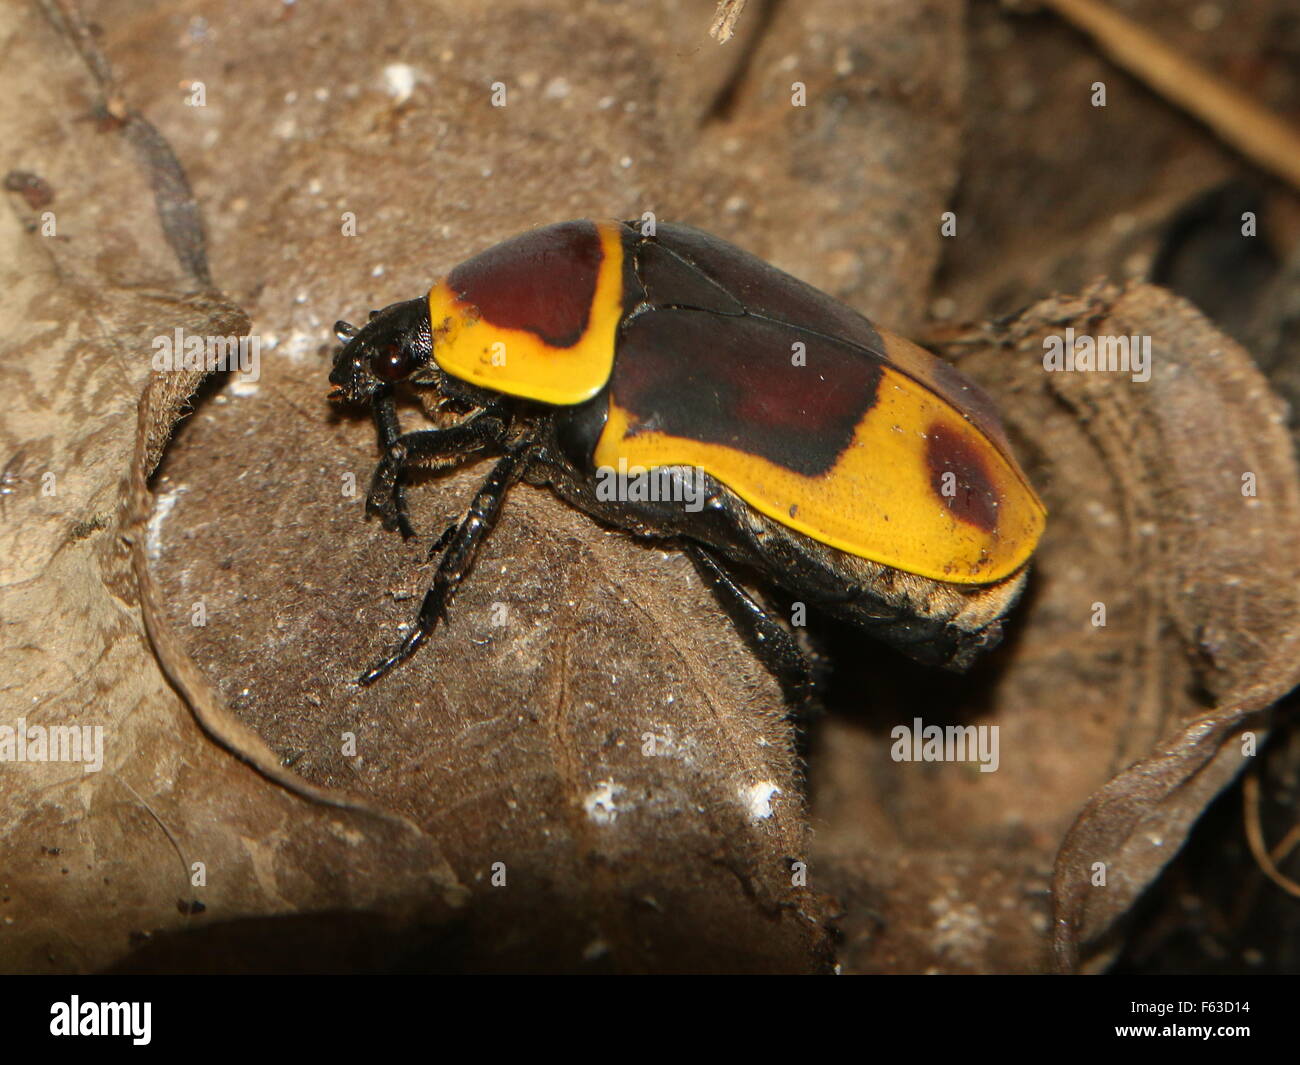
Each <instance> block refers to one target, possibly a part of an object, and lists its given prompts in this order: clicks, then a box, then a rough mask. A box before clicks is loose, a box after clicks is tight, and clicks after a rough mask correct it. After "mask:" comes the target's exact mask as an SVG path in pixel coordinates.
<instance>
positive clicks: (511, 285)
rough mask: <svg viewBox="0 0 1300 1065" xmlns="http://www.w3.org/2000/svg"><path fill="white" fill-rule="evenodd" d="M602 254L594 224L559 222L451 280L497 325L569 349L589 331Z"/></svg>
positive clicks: (477, 259) (502, 247)
mask: <svg viewBox="0 0 1300 1065" xmlns="http://www.w3.org/2000/svg"><path fill="white" fill-rule="evenodd" d="M603 258H604V251H603V249H602V248H601V244H600V234H599V232H598V231H597V229H596V226H595V224H594V223H592V222H560V223H559V224H557V225H553V226H545V227H543V228H541V229H534V230H532V231H531V232H529V233H524V234H521V235H520V236H518V237H514V238H513V239H511V240H507V241H505V242H503V243H501V244H497V245H496V246H495V247H492V248H489V249H488V250H487V251H485V252H482V253H481V254H479V255H476V256H474V258H472V259H469V260H466V261H465V262H463V263H461V264H460V265H459V266H458V267H456V268H455V269H454V270H452V272H451V274H450V276H449V277H448V278H447V283H448V285H449V286H450V287H451V290H452V291H453V292H455V293H456V295H457V297H459V298H460V300H461V301H462V302H464V303H468V304H472V305H473V306H474V307H476V308H477V309H478V313H479V314H480V315H482V317H483V318H484V319H486V320H487V321H489V322H491V323H492V324H493V325H498V326H501V327H502V328H504V329H521V330H525V331H527V332H529V333H533V334H535V335H536V336H538V337H540V338H541V339H542V340H544V341H545V342H546V343H547V344H550V345H551V346H552V347H557V348H569V347H572V346H573V345H574V344H576V343H577V342H578V340H579V339H581V337H582V334H583V333H584V332H585V331H586V329H587V322H588V320H589V318H590V315H591V303H592V299H593V298H594V297H595V295H596V280H597V278H598V277H599V275H600V264H601V260H602V259H603Z"/></svg>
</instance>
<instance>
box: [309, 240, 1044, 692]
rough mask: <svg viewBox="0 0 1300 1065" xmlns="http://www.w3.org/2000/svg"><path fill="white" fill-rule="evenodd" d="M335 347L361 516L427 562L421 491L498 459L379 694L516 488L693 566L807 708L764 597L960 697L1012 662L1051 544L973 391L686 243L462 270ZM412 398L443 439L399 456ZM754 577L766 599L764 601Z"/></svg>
mask: <svg viewBox="0 0 1300 1065" xmlns="http://www.w3.org/2000/svg"><path fill="white" fill-rule="evenodd" d="M335 332H336V334H337V336H338V338H339V340H340V341H342V342H343V347H342V348H340V349H339V351H338V352H337V354H336V355H335V358H334V362H333V367H332V370H331V373H330V382H331V384H333V385H334V386H335V388H334V390H333V391H332V392H331V393H330V398H331V399H333V400H337V401H343V402H351V403H365V404H369V406H370V408H371V410H372V413H373V417H374V422H375V426H376V429H377V433H378V438H379V447H380V454H381V458H380V461H379V463H378V465H377V466H376V468H375V471H374V476H373V479H372V481H371V485H370V490H369V494H368V496H367V500H366V511H367V515H368V516H369V515H377V516H378V517H379V518H380V520H381V521H382V523H383V525H384V527H385V528H386V529H390V530H397V531H400V532H401V533H402V535H403V536H407V537H409V536H411V535H412V529H411V524H410V520H409V517H408V514H407V508H406V501H405V495H404V491H403V487H404V476H405V473H406V471H407V470H408V469H409V468H411V467H412V466H413V465H416V464H432V465H437V466H441V467H447V466H452V465H457V464H459V463H460V462H463V461H465V460H467V459H469V458H471V457H473V456H476V455H479V454H481V453H484V452H489V453H494V454H496V455H497V456H498V457H497V458H496V461H495V463H494V465H493V466H492V468H491V470H490V472H489V473H488V474H487V477H486V478H485V479H484V481H483V482H482V484H481V486H480V487H479V489H478V491H477V493H476V494H475V495H474V498H473V500H472V502H471V503H470V505H469V507H468V509H467V510H466V512H465V514H464V517H463V518H462V519H461V520H460V521H459V523H457V524H456V525H454V526H452V527H451V528H449V529H448V530H447V531H446V532H445V533H444V534H443V536H442V537H441V538H440V539H439V540H438V541H437V542H436V543H435V545H434V550H435V552H436V551H438V550H441V551H442V557H441V559H440V562H439V565H438V568H437V571H436V573H435V575H434V578H433V581H432V583H431V585H430V587H429V589H428V591H427V593H426V595H425V597H424V600H423V602H422V604H421V607H420V611H419V614H418V616H417V618H416V621H415V624H414V626H413V627H412V628H411V629H410V631H409V633H408V634H407V635H406V637H405V639H404V640H402V642H401V643H400V645H399V646H397V647H396V649H395V650H393V652H392V653H391V654H389V655H387V656H386V657H385V658H384V659H382V660H381V661H380V662H378V663H377V664H376V665H374V666H373V667H372V668H370V669H369V670H367V671H366V672H365V673H364V674H362V675H361V677H360V678H359V683H360V684H362V685H366V684H370V683H372V682H374V681H376V680H378V679H379V678H380V677H382V676H383V675H384V674H385V673H387V672H388V671H389V670H390V669H392V668H393V667H394V666H396V665H398V664H399V663H401V662H404V661H405V660H406V659H408V658H410V656H411V655H412V654H414V653H415V651H416V650H417V649H418V648H419V647H420V646H421V644H423V643H424V642H425V640H426V639H427V638H428V636H429V634H430V633H431V632H432V631H433V630H434V628H435V626H436V625H437V623H438V621H439V620H440V619H444V620H445V618H446V611H447V607H448V605H449V603H450V601H451V599H452V596H453V595H454V594H455V592H456V589H457V587H458V585H459V584H460V583H461V581H462V580H463V579H464V578H465V576H466V575H467V574H468V572H469V571H470V569H471V568H472V566H473V563H474V559H475V556H476V555H477V554H478V552H479V550H480V548H481V547H482V545H483V543H484V541H485V540H486V538H487V537H488V535H489V534H490V533H491V531H492V529H493V527H494V526H495V525H496V523H497V519H498V518H499V516H500V514H501V510H502V505H503V502H504V500H505V498H506V495H507V493H508V492H509V490H510V488H511V486H512V485H514V484H515V483H517V482H518V481H520V480H521V479H522V480H526V481H527V482H529V483H533V484H538V485H549V486H550V487H551V489H552V490H554V491H555V492H556V493H557V494H558V495H559V496H560V497H561V498H563V499H565V500H567V501H568V502H569V503H570V504H572V505H574V506H576V507H578V508H580V509H581V510H583V511H586V512H587V513H588V514H590V515H591V516H593V517H594V518H596V519H598V520H599V521H601V522H604V523H607V524H610V525H613V526H617V527H620V528H622V529H626V530H628V531H630V532H631V533H633V534H636V535H638V536H642V537H655V538H664V539H669V540H673V541H675V542H676V543H678V544H679V545H680V546H681V547H682V548H684V549H685V551H686V552H687V553H688V554H689V555H690V557H691V559H692V561H693V562H694V563H695V565H696V567H697V569H698V571H699V572H700V574H701V576H702V577H703V578H704V580H705V582H706V583H707V584H708V585H709V586H710V587H711V588H712V589H713V591H714V592H715V593H716V595H717V596H718V598H719V599H720V601H721V603H722V605H723V606H724V608H725V609H726V611H727V613H728V614H729V615H730V616H731V617H732V619H733V620H734V621H735V622H736V623H737V624H738V625H739V626H740V627H741V629H742V631H743V632H744V633H745V635H746V636H747V637H748V638H749V639H750V642H751V644H752V645H753V646H754V647H755V648H756V649H757V650H758V651H759V652H760V654H761V656H762V658H763V660H764V661H765V662H766V664H767V665H768V666H769V668H771V669H772V670H773V671H774V672H775V673H776V674H777V675H778V677H781V678H782V679H783V681H787V682H789V683H791V684H794V685H795V686H796V687H798V686H799V685H800V684H803V683H805V682H807V681H808V679H809V660H808V657H807V656H806V655H805V654H804V652H803V651H802V649H801V647H800V645H799V642H798V641H797V639H796V638H795V636H794V633H793V632H792V630H791V629H790V628H789V627H787V625H786V624H785V623H784V622H783V621H782V620H781V619H780V617H779V616H778V614H777V613H776V611H775V610H774V609H773V608H772V606H771V604H770V603H769V602H768V601H767V596H766V594H765V593H764V591H763V590H762V584H763V583H765V582H766V583H770V584H771V585H774V586H776V587H777V588H779V589H782V590H784V591H785V592H786V593H788V594H789V595H791V596H793V597H795V598H796V599H797V600H800V601H806V602H808V603H809V604H810V605H814V606H816V607H818V608H819V609H821V610H823V611H825V612H827V613H829V614H831V615H833V616H836V617H839V618H841V619H844V620H846V621H848V622H850V623H852V624H853V625H856V626H857V627H858V628H859V629H861V630H864V631H865V632H866V633H868V634H870V635H872V636H874V637H877V638H879V639H882V640H884V641H885V642H886V643H888V644H890V645H892V646H894V647H895V648H897V649H899V650H901V651H902V652H904V653H905V654H907V655H908V656H910V657H912V658H913V659H915V660H917V661H920V662H922V663H925V664H930V665H936V666H941V667H946V668H948V669H952V670H957V671H963V670H965V669H967V668H968V667H969V666H970V665H971V663H972V662H973V661H974V660H975V659H976V657H978V655H979V654H980V652H982V651H983V650H985V649H988V648H990V647H992V646H994V645H995V644H996V643H997V642H998V641H999V639H1000V638H1001V631H1002V620H1003V617H1004V615H1005V614H1006V613H1007V611H1008V610H1009V609H1010V608H1011V606H1012V605H1013V604H1014V602H1015V601H1016V599H1017V597H1018V596H1019V594H1020V591H1021V589H1022V588H1023V586H1024V583H1025V579H1026V574H1027V570H1028V563H1029V559H1030V556H1031V555H1032V554H1033V552H1034V549H1035V546H1036V545H1037V543H1038V540H1039V538H1040V536H1041V534H1042V531H1043V528H1044V524H1045V520H1046V510H1045V508H1044V507H1043V504H1042V503H1041V501H1040V500H1039V498H1038V496H1037V494H1036V493H1035V491H1034V489H1033V487H1032V486H1031V485H1030V483H1029V480H1028V478H1027V477H1026V476H1025V474H1024V472H1023V471H1022V470H1021V468H1020V466H1019V465H1018V463H1017V462H1016V459H1015V457H1014V455H1013V454H1012V450H1011V446H1010V444H1009V442H1008V440H1007V436H1006V433H1005V432H1004V430H1003V427H1002V424H1001V422H1000V420H999V418H998V414H997V411H996V409H995V408H994V405H993V402H992V401H991V400H990V399H989V397H988V396H987V395H986V394H985V393H984V392H983V391H982V390H981V389H979V388H978V387H977V386H976V385H975V384H973V383H972V382H971V381H969V380H968V379H967V378H966V377H964V376H963V375H962V374H960V373H959V372H958V371H957V370H955V369H953V368H952V367H951V366H949V365H948V364H947V363H945V362H943V361H941V360H939V359H937V358H936V357H935V356H933V355H931V354H930V353H929V352H927V351H925V350H924V349H922V348H920V347H918V346H917V345H915V344H913V343H911V342H910V341H908V340H905V339H903V338H902V337H899V336H895V335H893V334H891V333H889V332H887V331H886V330H884V329H881V328H878V327H877V326H875V325H873V324H872V323H871V322H870V321H868V320H867V319H866V318H865V317H863V316H862V315H860V314H859V313H857V312H856V311H854V310H853V309H851V308H850V307H848V306H846V305H845V304H843V303H841V302H839V301H838V300H835V299H834V298H832V297H831V296H828V295H827V294H825V293H823V292H821V291H819V290H818V289H815V288H813V287H812V286H811V285H808V284H805V283H804V282H802V281H799V280H797V279H796V278H794V277H792V276H790V275H789V274H786V273H784V272H782V271H780V270H778V269H777V268H776V267H774V266H772V265H770V264H768V263H766V262H764V261H763V260H761V259H759V258H757V257H756V256H754V255H751V254H749V253H748V252H746V251H743V250H741V249H740V248H738V247H736V246H734V245H732V244H729V243H727V242H726V241H723V240H721V239H719V238H717V237H714V236H711V235H709V234H708V233H705V232H702V231H700V230H697V229H694V228H692V227H689V226H686V225H678V224H666V223H658V224H657V225H653V226H651V225H643V224H642V223H641V222H616V221H590V220H579V221H571V222H561V223H558V224H554V225H548V226H544V227H541V228H537V229H533V230H530V231H528V232H525V233H523V234H520V235H518V236H516V237H513V238H512V239H509V240H506V241H504V242H503V243H500V244H497V245H495V246H494V247H491V248H489V249H487V250H486V251H484V252H482V253H480V254H478V255H476V256H474V257H473V258H471V259H469V260H467V261H466V262H464V263H462V264H460V265H459V266H457V267H455V268H454V269H453V270H452V271H451V272H450V273H449V274H448V275H447V276H446V277H445V278H444V279H442V280H440V281H438V282H437V283H435V284H434V285H433V287H432V288H431V289H430V290H429V293H428V295H427V296H421V297H419V298H417V299H412V300H407V301H405V302H401V303H395V304H392V305H391V306H388V307H386V308H384V309H383V310H380V311H372V312H371V316H370V319H369V321H368V322H367V323H366V325H365V326H364V327H362V328H359V329H358V328H356V327H355V326H352V325H349V324H348V323H347V322H344V321H340V322H338V323H337V324H336V325H335ZM399 385H406V386H411V387H414V388H417V389H420V388H423V389H432V390H434V391H435V393H436V399H437V403H438V405H439V406H440V407H441V408H442V409H444V410H446V411H449V412H451V416H452V419H453V420H452V421H451V423H450V424H447V425H444V426H442V427H439V428H426V429H422V430H418V431H415V432H403V431H402V429H401V426H400V424H399V420H398V417H397V412H396V406H395V394H396V390H397V388H398V386H399ZM650 475H653V476H654V477H655V478H657V481H655V482H654V483H652V484H651V485H649V486H648V487H647V485H646V484H645V483H644V478H646V477H647V476H650ZM620 478H621V480H620ZM637 478H642V481H637ZM656 485H657V486H658V488H659V489H660V490H654V489H655V487H656ZM430 557H432V553H431V556H430ZM747 575H748V577H755V576H756V577H758V578H759V584H758V586H756V587H754V588H753V590H751V587H750V586H751V585H752V584H753V582H752V581H750V580H747V579H746V578H747Z"/></svg>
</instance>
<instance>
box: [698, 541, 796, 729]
mask: <svg viewBox="0 0 1300 1065" xmlns="http://www.w3.org/2000/svg"><path fill="white" fill-rule="evenodd" d="M685 549H686V553H687V555H689V556H690V559H691V561H692V562H694V563H695V569H696V571H697V572H698V573H699V575H700V577H701V579H702V580H703V581H704V583H705V584H706V585H708V587H709V588H711V589H712V590H713V594H714V595H715V596H716V597H717V599H718V602H719V603H721V604H722V608H723V609H724V610H725V611H726V612H727V616H728V617H730V618H731V620H732V622H733V624H735V626H736V627H737V628H738V629H739V630H740V632H741V635H742V636H744V637H745V638H746V640H747V641H748V642H749V644H750V646H752V647H753V649H754V651H755V652H756V653H757V654H758V657H759V658H760V659H762V661H763V664H764V665H765V666H766V667H767V668H768V670H769V671H771V673H772V674H773V675H774V676H775V677H776V679H777V680H778V681H779V682H780V684H781V689H782V691H783V692H784V693H785V697H786V699H787V700H788V701H789V702H790V703H791V705H793V706H794V707H795V708H796V709H804V708H806V707H807V706H808V705H809V704H810V703H811V702H812V698H813V695H814V693H815V691H816V687H817V671H816V669H815V667H814V664H813V662H812V661H811V659H810V658H809V656H808V655H807V654H805V653H804V651H803V649H802V648H801V647H800V646H799V642H798V640H796V639H795V637H794V633H792V632H791V631H790V630H789V629H788V628H787V627H786V626H785V624H784V623H782V622H781V621H779V620H778V619H777V617H776V615H775V613H774V612H773V610H772V609H771V608H770V607H768V606H765V605H763V604H761V603H759V602H758V601H757V600H756V599H755V598H754V597H753V596H752V595H750V594H749V592H747V591H746V590H745V589H744V588H743V587H742V586H741V585H740V584H739V583H738V582H737V581H736V579H735V578H734V577H733V576H732V575H731V573H730V572H729V571H728V570H727V568H726V567H725V566H724V564H723V563H722V561H721V560H720V559H719V558H718V557H717V556H716V555H714V554H713V552H712V551H710V550H708V548H706V547H703V546H702V545H700V544H698V543H695V542H694V541H692V540H688V541H686V544H685Z"/></svg>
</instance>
